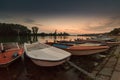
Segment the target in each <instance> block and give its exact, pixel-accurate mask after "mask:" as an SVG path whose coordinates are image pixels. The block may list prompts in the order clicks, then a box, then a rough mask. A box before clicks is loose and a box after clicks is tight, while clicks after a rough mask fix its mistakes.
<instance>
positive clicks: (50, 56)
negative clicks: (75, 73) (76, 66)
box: [24, 43, 71, 67]
mask: <svg viewBox="0 0 120 80" xmlns="http://www.w3.org/2000/svg"><path fill="white" fill-rule="evenodd" d="M24 47H25V50H26V55H27V56H28V57H29V58H30V59H31V60H32V61H33V63H35V64H36V65H39V66H48V67H49V66H57V65H60V64H63V63H64V62H66V61H67V60H69V58H70V56H71V54H70V53H69V52H67V51H64V50H61V49H58V48H55V47H52V46H49V45H46V44H42V43H33V44H25V45H24Z"/></svg>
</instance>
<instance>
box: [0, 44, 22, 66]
mask: <svg viewBox="0 0 120 80" xmlns="http://www.w3.org/2000/svg"><path fill="white" fill-rule="evenodd" d="M23 53H24V49H23V48H20V47H19V45H18V43H1V44H0V67H6V66H8V65H9V64H10V63H12V62H13V61H15V60H16V59H18V58H19V57H20V56H22V54H23Z"/></svg>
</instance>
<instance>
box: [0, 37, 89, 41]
mask: <svg viewBox="0 0 120 80" xmlns="http://www.w3.org/2000/svg"><path fill="white" fill-rule="evenodd" d="M76 38H80V39H86V38H89V36H56V37H54V36H45V37H41V36H32V37H23V36H16V37H13V36H6V37H0V42H20V43H24V42H30V41H32V42H36V41H39V42H41V43H45V42H46V40H47V41H54V40H74V39H76Z"/></svg>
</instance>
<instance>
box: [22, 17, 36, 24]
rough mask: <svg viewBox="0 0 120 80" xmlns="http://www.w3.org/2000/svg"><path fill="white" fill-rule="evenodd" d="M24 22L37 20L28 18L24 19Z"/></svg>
mask: <svg viewBox="0 0 120 80" xmlns="http://www.w3.org/2000/svg"><path fill="white" fill-rule="evenodd" d="M24 22H25V23H34V22H35V21H34V20H33V19H30V18H27V19H24Z"/></svg>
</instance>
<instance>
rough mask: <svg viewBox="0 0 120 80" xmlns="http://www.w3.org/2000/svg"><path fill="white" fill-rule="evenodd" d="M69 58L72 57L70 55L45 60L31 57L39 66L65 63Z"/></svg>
mask: <svg viewBox="0 0 120 80" xmlns="http://www.w3.org/2000/svg"><path fill="white" fill-rule="evenodd" d="M69 59H70V58H69V57H68V58H66V59H63V60H60V61H44V60H37V59H31V60H32V61H33V63H35V64H36V65H38V66H44V67H50V66H57V65H60V64H63V63H65V62H66V61H68V60H69Z"/></svg>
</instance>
